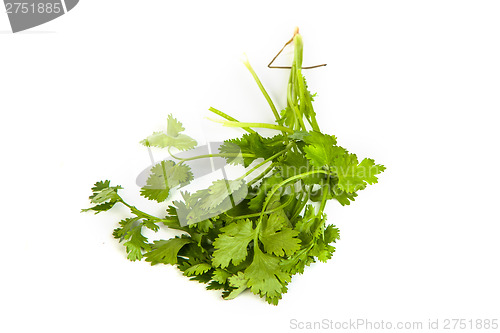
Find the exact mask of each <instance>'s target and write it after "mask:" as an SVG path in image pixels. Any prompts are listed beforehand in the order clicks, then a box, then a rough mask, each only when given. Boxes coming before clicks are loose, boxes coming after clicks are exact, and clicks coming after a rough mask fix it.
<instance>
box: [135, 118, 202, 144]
mask: <svg viewBox="0 0 500 333" xmlns="http://www.w3.org/2000/svg"><path fill="white" fill-rule="evenodd" d="M182 131H184V127H182V124H181V123H180V122H179V121H177V119H175V118H174V117H172V115H169V116H168V119H167V133H164V132H155V133H153V134H151V135H150V136H148V137H147V138H146V139H144V140H142V141H141V143H142V144H143V145H145V146H147V147H159V148H170V147H173V148H176V149H178V150H188V149H192V148H194V147H195V146H196V141H195V140H194V139H192V138H191V137H189V136H187V135H185V134H180V132H182Z"/></svg>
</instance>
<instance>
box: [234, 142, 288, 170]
mask: <svg viewBox="0 0 500 333" xmlns="http://www.w3.org/2000/svg"><path fill="white" fill-rule="evenodd" d="M291 147H292V144H291V143H289V144H288V145H287V146H286V147H285V149H283V150H280V151H279V152H277V153H276V154H274V155H273V156H271V157H268V158H266V159H265V160H264V161H262V162H260V163H259V164H257V165H256V166H254V167H253V168H251V169H250V170H248V171H247V172H246V173H245V174H244V175H243V176H241V177H239V178H238V179H243V178H245V177H246V176H248V175H249V174H251V173H252V172H254V171H255V170H257V169H258V168H260V167H261V166H263V165H264V164H266V163H267V162H270V161H272V160H273V159H275V158H276V157H278V156H280V155H282V154H284V153H285V152H286V151H287V150H288V149H290V148H291Z"/></svg>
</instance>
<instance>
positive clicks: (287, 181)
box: [262, 170, 329, 211]
mask: <svg viewBox="0 0 500 333" xmlns="http://www.w3.org/2000/svg"><path fill="white" fill-rule="evenodd" d="M315 173H323V174H325V175H329V172H328V171H325V170H312V171H308V172H304V173H301V174H298V175H295V176H292V177H290V178H287V179H285V180H284V181H282V182H281V183H279V184H278V185H277V186H276V187H274V188H273V189H272V190H271V191H270V192H269V193H268V194H267V199H266V201H265V202H264V206H263V208H262V210H263V211H264V210H265V209H266V208H267V205H268V204H269V201H270V200H271V198H272V197H273V194H274V193H275V192H276V191H277V190H278V189H279V188H280V187H282V186H283V185H286V184H288V183H289V182H291V181H294V180H296V179H300V178H304V177H306V176H310V175H313V174H315Z"/></svg>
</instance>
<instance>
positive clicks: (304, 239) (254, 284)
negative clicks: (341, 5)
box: [85, 34, 385, 305]
mask: <svg viewBox="0 0 500 333" xmlns="http://www.w3.org/2000/svg"><path fill="white" fill-rule="evenodd" d="M294 44H295V57H294V62H293V66H292V69H291V75H290V82H289V90H288V96H287V101H288V103H287V107H286V108H285V109H284V110H283V111H282V112H281V115H278V114H277V112H275V116H277V117H276V118H277V119H276V122H277V124H256V123H240V122H238V121H237V120H236V119H234V118H232V117H229V116H227V115H225V114H223V113H222V112H220V111H217V114H219V115H222V116H223V117H224V118H226V119H229V121H227V122H224V124H225V125H228V126H237V127H241V128H243V129H245V130H246V131H247V132H248V134H245V135H243V136H242V137H241V138H237V139H231V140H227V141H225V143H224V144H223V145H222V146H221V147H220V149H219V154H216V155H214V156H218V157H223V158H225V159H226V161H227V163H228V164H241V165H243V166H244V167H247V168H249V171H248V172H247V173H246V174H245V175H243V176H242V177H240V178H238V179H232V180H227V179H223V180H218V181H215V182H213V183H212V185H211V186H209V187H208V188H206V189H203V190H200V191H197V192H195V193H188V192H181V193H182V198H183V199H182V200H179V201H174V202H169V201H168V198H169V194H170V192H171V190H172V189H173V188H175V187H182V186H184V185H185V184H187V183H189V182H191V181H192V180H193V175H192V173H191V170H190V168H189V165H188V163H186V162H187V159H179V158H178V160H179V161H178V162H173V161H162V162H160V163H158V164H157V165H155V166H153V167H152V168H151V173H150V176H149V178H148V179H147V182H146V185H145V186H144V187H143V188H142V189H141V194H142V195H143V196H144V197H145V198H147V199H150V200H154V201H157V202H158V203H160V204H162V205H165V207H166V214H165V216H163V217H156V216H153V215H150V214H148V213H145V212H143V211H141V210H139V209H137V208H136V207H135V206H131V205H129V204H128V203H126V202H125V201H124V200H123V199H122V197H121V196H120V194H119V190H121V189H122V188H121V187H120V186H111V185H110V182H109V181H101V182H98V183H96V184H95V186H94V187H93V188H92V195H91V196H90V201H91V203H92V204H94V206H93V207H91V208H88V209H85V211H94V212H95V213H99V212H102V211H106V210H109V209H111V208H112V207H113V206H114V205H115V204H117V203H122V204H124V205H126V206H127V207H128V208H130V211H131V213H132V214H133V215H134V216H133V217H130V218H126V219H124V220H122V221H121V222H120V223H119V227H118V228H117V229H115V230H114V233H113V235H114V237H115V238H117V239H119V241H120V242H123V244H124V245H125V248H126V251H127V253H128V258H129V259H130V260H132V261H134V260H141V259H143V258H145V260H146V261H147V262H150V263H151V264H152V265H156V264H170V265H176V266H177V267H178V268H179V269H180V270H181V271H182V272H183V274H184V275H186V276H188V277H190V278H191V279H192V280H196V281H199V282H202V283H206V284H207V289H217V290H222V295H223V297H224V298H225V299H233V298H235V297H236V296H237V295H239V294H240V293H241V292H243V291H244V290H246V289H250V291H251V292H252V293H254V294H256V295H259V296H260V297H262V298H265V300H266V301H267V302H269V303H270V304H275V305H276V304H278V301H279V300H280V299H281V297H282V294H283V293H285V292H286V291H287V285H288V283H290V281H291V277H292V275H294V274H297V273H303V272H304V268H305V267H306V266H308V265H310V264H311V263H313V262H316V261H321V262H326V261H327V260H328V259H330V258H331V257H332V254H333V252H334V251H335V247H334V246H333V245H332V244H333V243H335V242H336V241H337V240H339V239H340V236H339V230H338V228H336V227H335V226H334V225H327V224H326V214H325V213H324V209H325V205H326V202H327V201H328V200H331V199H336V200H337V201H338V202H339V203H340V204H342V205H349V204H350V202H351V201H353V200H354V199H355V197H356V196H357V192H358V191H360V190H363V189H364V188H365V187H366V186H367V185H369V184H374V183H376V182H377V175H378V174H379V173H381V172H382V171H384V169H385V167H384V166H382V165H378V164H375V162H374V160H372V159H369V158H365V159H363V160H361V161H359V160H358V158H357V157H356V155H355V154H352V153H350V152H348V151H347V150H346V149H345V148H342V147H341V146H339V145H338V144H337V139H336V138H335V136H333V135H328V134H323V133H322V132H321V131H320V130H319V126H318V124H317V121H316V114H315V112H314V110H313V108H312V103H311V102H312V101H313V95H312V94H311V93H310V92H309V91H308V89H307V85H306V83H305V79H304V77H303V75H302V73H301V66H302V40H301V37H300V35H298V34H296V35H295V36H294ZM246 65H247V67H249V69H250V70H251V71H252V73H253V74H254V72H253V70H252V69H251V67H250V65H249V64H248V63H247V64H246ZM257 80H258V79H257ZM258 82H259V83H260V81H258ZM259 86H260V87H261V90H262V91H263V93H264V94H265V95H266V96H267V97H268V95H267V93H266V92H265V90H264V89H263V88H262V85H259ZM268 101H269V99H268ZM270 105H271V108H272V109H273V111H275V108H274V105H273V104H272V102H270ZM304 120H305V121H306V122H307V124H308V126H309V127H310V128H308V127H307V126H306V125H305V123H304ZM250 127H253V128H257V127H266V128H274V129H276V130H278V131H281V134H278V135H276V136H273V137H270V138H265V137H262V136H261V135H260V134H258V133H257V132H255V131H254V130H253V129H251V128H250ZM183 131H184V127H183V126H182V124H181V123H180V122H179V121H177V120H176V119H175V118H173V117H172V116H169V118H168V121H167V130H166V132H156V133H153V134H152V135H151V136H149V137H148V138H146V139H145V140H143V141H142V144H144V145H145V146H154V147H159V148H165V149H169V150H170V149H177V150H179V151H183V150H189V149H192V148H194V147H195V146H196V141H195V140H193V139H192V138H190V137H189V136H187V135H185V134H182V132H183ZM214 156H209V157H206V156H200V157H199V158H210V157H214ZM263 166H267V168H266V170H265V171H263V172H260V174H258V175H257V176H255V177H254V178H252V179H251V180H250V181H248V182H246V180H245V179H246V178H248V177H249V175H251V174H252V173H255V172H256V171H257V170H261V169H259V168H260V167H263ZM162 225H164V226H166V227H168V228H171V229H176V230H181V231H183V233H182V236H176V237H173V238H170V239H167V240H157V241H153V242H149V241H148V239H147V238H146V237H145V236H144V235H143V233H142V232H143V229H144V228H147V229H150V230H152V231H154V232H156V231H158V230H159V228H160V226H162Z"/></svg>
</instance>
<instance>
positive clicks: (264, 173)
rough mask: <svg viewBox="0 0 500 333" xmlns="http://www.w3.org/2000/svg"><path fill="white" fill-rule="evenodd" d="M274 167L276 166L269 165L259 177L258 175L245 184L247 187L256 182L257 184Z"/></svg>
mask: <svg viewBox="0 0 500 333" xmlns="http://www.w3.org/2000/svg"><path fill="white" fill-rule="evenodd" d="M275 165H276V164H275V163H271V165H269V167H267V169H266V170H264V171H263V172H262V173H261V174H260V175H258V176H257V177H255V178H254V179H252V180H251V181H249V182H248V183H247V186H252V185H253V184H255V183H256V182H258V181H259V180H260V179H261V178H262V177H264V176H265V175H267V174H268V173H269V171H271V170H272V169H273V168H274V167H275Z"/></svg>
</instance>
